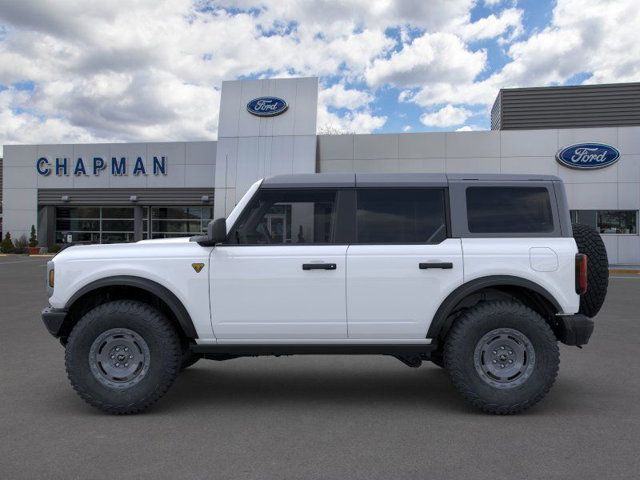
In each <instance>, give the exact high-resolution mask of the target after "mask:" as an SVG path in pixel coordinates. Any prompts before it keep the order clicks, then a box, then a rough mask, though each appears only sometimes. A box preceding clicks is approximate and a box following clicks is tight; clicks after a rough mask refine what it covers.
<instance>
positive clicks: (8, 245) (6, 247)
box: [0, 232, 16, 253]
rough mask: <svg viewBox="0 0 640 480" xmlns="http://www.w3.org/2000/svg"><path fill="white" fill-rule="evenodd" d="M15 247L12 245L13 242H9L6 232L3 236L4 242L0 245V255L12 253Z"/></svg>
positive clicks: (9, 238)
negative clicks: (0, 253)
mask: <svg viewBox="0 0 640 480" xmlns="http://www.w3.org/2000/svg"><path fill="white" fill-rule="evenodd" d="M15 249H16V247H15V246H14V245H13V241H12V240H11V234H10V233H9V232H7V234H6V235H5V236H4V240H2V243H0V251H1V252H2V253H13V252H14V251H15Z"/></svg>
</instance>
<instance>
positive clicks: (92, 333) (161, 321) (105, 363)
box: [65, 300, 182, 414]
mask: <svg viewBox="0 0 640 480" xmlns="http://www.w3.org/2000/svg"><path fill="white" fill-rule="evenodd" d="M181 361H182V352H181V348H180V339H179V337H178V334H177V332H176V331H175V329H174V327H173V325H172V324H171V323H170V322H169V321H168V320H167V319H166V318H165V317H164V315H162V314H161V313H160V312H159V311H158V310H156V309H154V308H153V307H151V306H149V305H147V304H146V303H142V302H137V301H132V300H120V301H114V302H109V303H105V304H103V305H99V306H98V307H96V308H94V309H93V310H91V311H89V312H88V313H87V314H86V315H84V316H83V317H82V318H81V319H80V320H79V321H78V323H77V324H76V325H75V326H74V328H73V330H72V331H71V335H69V340H68V342H67V345H66V351H65V363H66V368H67V375H68V377H69V380H70V381H71V385H72V386H73V388H74V389H75V390H76V392H77V393H78V394H79V395H80V397H82V399H83V400H85V401H86V402H87V403H89V404H90V405H92V406H94V407H96V408H99V409H100V410H103V411H105V412H107V413H115V414H126V413H137V412H141V411H143V410H145V409H146V408H148V407H149V406H151V405H152V404H153V403H155V402H156V401H157V400H158V399H159V398H160V397H162V396H163V395H164V394H165V393H166V391H167V390H168V389H169V387H170V386H171V384H172V383H173V381H174V380H175V378H176V376H177V374H178V371H179V368H180V364H181Z"/></svg>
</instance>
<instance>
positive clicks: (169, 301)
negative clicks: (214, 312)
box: [65, 275, 198, 338]
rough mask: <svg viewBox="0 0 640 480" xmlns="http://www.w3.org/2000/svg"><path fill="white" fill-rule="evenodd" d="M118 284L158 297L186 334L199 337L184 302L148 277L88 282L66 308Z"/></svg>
mask: <svg viewBox="0 0 640 480" xmlns="http://www.w3.org/2000/svg"><path fill="white" fill-rule="evenodd" d="M116 286H117V287H135V288H139V289H141V290H145V291H147V292H149V293H150V294H152V295H154V296H156V297H158V298H159V299H160V300H162V301H163V302H164V303H165V304H166V305H167V306H168V307H169V309H170V310H171V312H172V313H173V314H174V316H175V317H176V320H177V321H178V324H179V325H180V327H181V328H182V331H183V332H184V334H185V335H186V336H187V337H188V338H198V334H197V332H196V329H195V327H194V326H193V321H192V320H191V316H190V315H189V312H187V309H186V308H185V306H184V305H183V304H182V302H181V301H180V300H179V299H178V297H176V295H175V294H174V293H173V292H172V291H171V290H169V289H168V288H167V287H165V286H164V285H160V284H159V283H157V282H154V281H153V280H149V279H148V278H143V277H136V276H131V275H115V276H113V277H105V278H101V279H99V280H95V281H93V282H91V283H88V284H87V285H85V286H84V287H82V288H81V289H80V290H78V291H77V292H76V293H74V294H73V295H72V296H71V298H70V299H69V300H68V301H67V303H66V305H65V309H66V310H67V311H68V310H69V308H70V307H71V306H72V305H73V304H74V303H75V302H76V301H77V300H78V299H80V298H81V297H83V296H85V295H86V294H87V293H90V292H92V291H94V290H98V289H100V288H104V287H116Z"/></svg>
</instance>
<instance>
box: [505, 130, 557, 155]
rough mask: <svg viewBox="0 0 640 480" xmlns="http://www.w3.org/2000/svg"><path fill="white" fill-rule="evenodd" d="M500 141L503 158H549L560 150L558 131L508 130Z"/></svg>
mask: <svg viewBox="0 0 640 480" xmlns="http://www.w3.org/2000/svg"><path fill="white" fill-rule="evenodd" d="M500 141H501V154H502V156H503V157H548V156H549V153H550V152H555V151H557V150H558V130H506V131H503V132H501V134H500Z"/></svg>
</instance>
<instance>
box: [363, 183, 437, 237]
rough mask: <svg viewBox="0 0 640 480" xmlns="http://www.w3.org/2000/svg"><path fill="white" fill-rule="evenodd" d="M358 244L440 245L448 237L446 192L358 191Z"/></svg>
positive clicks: (403, 190)
mask: <svg viewBox="0 0 640 480" xmlns="http://www.w3.org/2000/svg"><path fill="white" fill-rule="evenodd" d="M357 205H358V211H357V222H356V223H357V239H358V243H440V242H441V241H442V240H444V239H445V238H446V236H447V229H446V216H445V201H444V190H443V189H438V188H432V189H426V188H423V189H393V188H380V189H376V188H372V189H361V190H358V191H357Z"/></svg>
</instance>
